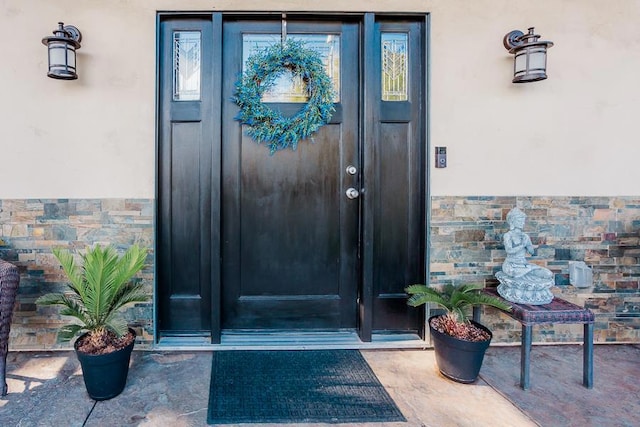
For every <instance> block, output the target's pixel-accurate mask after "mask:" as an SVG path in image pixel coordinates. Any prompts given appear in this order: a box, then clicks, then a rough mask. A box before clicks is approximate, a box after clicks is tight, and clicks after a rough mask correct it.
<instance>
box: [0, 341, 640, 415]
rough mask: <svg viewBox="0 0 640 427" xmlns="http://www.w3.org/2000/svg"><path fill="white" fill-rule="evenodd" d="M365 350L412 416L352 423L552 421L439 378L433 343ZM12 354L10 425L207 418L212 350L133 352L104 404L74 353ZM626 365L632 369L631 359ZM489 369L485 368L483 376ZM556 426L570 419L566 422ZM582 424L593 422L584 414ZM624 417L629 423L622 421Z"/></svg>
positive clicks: (499, 358) (575, 384) (493, 394)
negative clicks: (122, 381)
mask: <svg viewBox="0 0 640 427" xmlns="http://www.w3.org/2000/svg"><path fill="white" fill-rule="evenodd" d="M563 347H565V346H546V347H544V348H545V352H546V353H550V354H555V355H557V356H559V357H560V359H562V358H564V355H563V353H562V352H563V351H566V350H565V349H563ZM616 347H618V346H608V345H603V346H596V356H597V359H596V365H595V370H596V375H595V387H594V390H596V389H597V388H598V387H600V386H601V385H602V384H603V382H607V383H612V384H613V386H614V388H615V379H614V378H606V377H604V376H603V374H602V373H601V372H599V363H598V360H607V359H608V358H609V356H610V355H611V353H612V352H613V351H614V349H615V348H616ZM624 347H625V348H630V349H631V350H632V351H633V353H631V354H633V355H637V356H639V357H638V358H637V359H636V360H635V364H634V365H631V366H637V367H638V370H637V371H636V372H619V374H620V375H623V376H631V377H632V378H638V371H640V347H638V346H624ZM362 353H363V355H364V357H365V359H366V360H367V361H368V362H369V364H370V365H371V367H372V368H373V370H374V371H375V373H376V375H377V376H378V378H379V379H380V382H381V383H382V384H383V385H385V387H386V388H387V390H388V392H389V394H390V395H391V397H392V398H393V399H394V400H395V402H396V404H397V405H398V407H399V408H400V410H401V411H402V413H403V414H404V416H405V417H406V419H407V422H406V423H366V424H348V425H350V426H379V427H387V426H398V427H400V426H411V427H413V426H438V427H440V426H509V427H514V426H536V425H545V426H546V425H552V424H546V423H545V424H543V423H541V422H540V420H537V421H536V420H534V419H532V418H530V417H529V416H528V415H527V414H526V413H525V412H523V411H522V410H521V409H519V408H518V407H517V406H515V405H514V404H513V403H512V402H511V400H510V399H509V398H508V396H505V395H504V392H498V391H497V390H495V389H494V388H492V386H490V385H489V383H488V382H486V381H485V380H483V379H482V378H480V379H479V380H478V381H477V382H476V383H475V384H470V385H465V384H458V383H455V382H452V381H450V380H447V379H446V378H444V377H442V376H441V375H440V374H439V373H438V372H437V369H436V365H435V357H434V353H433V351H432V350H363V351H362ZM514 354H515V353H514V349H513V348H509V347H491V348H490V349H489V353H488V357H493V358H492V360H491V363H492V364H493V368H492V369H494V370H495V369H496V364H499V365H498V368H499V369H500V370H504V371H505V372H507V373H508V375H510V376H512V377H513V381H514V382H516V381H517V375H518V374H519V359H518V358H517V357H515V358H514V357H513V355H514ZM628 354H629V353H627V356H628ZM491 355H493V356H491ZM554 360H555V361H554ZM7 361H8V368H7V383H8V385H9V394H8V395H7V396H5V397H4V398H1V399H0V425H2V426H5V427H9V426H83V425H84V426H101V427H102V426H172V427H179V426H205V425H206V418H207V403H208V402H207V401H208V388H209V376H210V371H211V353H210V352H209V351H182V352H168V351H134V353H133V357H132V364H131V369H130V372H129V378H128V382H127V387H126V388H125V390H124V392H123V393H122V394H121V395H119V396H117V397H116V398H114V399H111V400H107V401H102V402H97V403H96V402H94V401H93V400H91V399H90V398H89V397H88V396H87V394H86V391H85V388H84V384H83V379H82V375H81V371H80V367H79V363H78V361H77V359H76V357H75V355H74V354H73V353H72V352H66V351H65V352H10V353H9V356H8V360H7ZM571 362H572V363H573V362H575V361H571ZM545 363H554V364H555V365H557V364H558V361H557V360H556V359H553V358H549V357H539V358H538V359H536V347H535V346H534V350H533V353H532V388H536V387H539V386H540V385H541V384H542V383H544V384H545V386H548V383H549V382H553V381H552V380H553V378H551V381H550V380H549V379H545V378H543V377H542V374H541V372H542V371H543V370H545V366H544V364H545ZM631 363H634V361H631ZM625 366H626V368H625V369H627V370H628V369H629V365H625ZM608 368H610V369H612V368H615V367H608ZM483 369H484V368H483ZM557 369H558V368H557V366H556V370H551V372H552V375H558V374H557ZM561 370H563V369H562V368H561ZM565 370H566V369H565ZM482 375H483V372H481V377H482ZM568 375H569V374H568ZM607 375H609V374H607ZM570 378H572V379H573V378H576V380H575V381H573V380H570V381H559V382H558V385H557V387H564V388H567V387H568V388H570V390H568V392H569V393H570V392H571V389H573V390H577V391H579V392H581V393H583V390H581V389H583V387H582V386H581V384H580V379H581V365H580V366H577V367H575V372H573V373H572V374H571V375H570ZM508 381H511V379H509V380H508ZM489 382H491V381H490V380H489ZM584 392H586V394H587V395H589V392H591V390H586V389H584ZM619 392H620V393H629V392H630V390H622V389H621V390H619ZM532 396H534V394H532ZM599 399H601V398H600V397H599ZM542 400H544V402H543V403H544V405H549V408H553V409H555V410H563V407H567V408H569V407H572V406H575V404H576V403H575V402H573V401H567V400H562V399H557V398H556V397H553V396H550V397H549V398H548V399H544V398H543V399H542ZM616 400H617V397H616V396H615V393H614V395H611V396H610V402H606V401H600V402H599V404H600V405H602V406H603V407H604V406H606V405H608V404H614V405H615V401H616ZM634 401H635V402H636V403H635V405H636V408H628V409H630V413H637V412H638V409H640V403H639V402H638V401H637V399H634ZM542 409H543V410H544V408H542ZM578 409H579V408H578ZM574 410H575V408H574ZM630 422H633V421H630ZM265 425H272V424H251V426H256V427H259V426H265ZM310 425H313V426H320V425H322V424H310ZM340 425H347V424H340ZM558 425H563V426H564V425H567V424H566V422H563V423H562V424H558ZM580 425H589V424H584V422H582V423H581V424H580ZM593 425H598V424H593ZM617 425H632V424H627V423H626V422H625V421H624V420H621V423H620V424H617Z"/></svg>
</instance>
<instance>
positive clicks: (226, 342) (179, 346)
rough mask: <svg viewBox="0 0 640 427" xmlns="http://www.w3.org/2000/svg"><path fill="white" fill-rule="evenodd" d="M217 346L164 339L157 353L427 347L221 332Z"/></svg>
mask: <svg viewBox="0 0 640 427" xmlns="http://www.w3.org/2000/svg"><path fill="white" fill-rule="evenodd" d="M221 338H222V339H221V343H220V344H211V339H210V337H208V336H166V337H162V338H160V341H159V342H158V343H157V344H156V345H155V346H154V349H157V350H190V351H191V350H206V351H211V350H218V351H219V350H320V349H322V350H340V349H367V350H375V349H424V348H427V347H429V345H428V343H427V342H426V341H424V340H422V339H421V338H420V336H418V335H417V334H412V333H374V334H373V335H372V337H371V342H362V341H361V340H360V337H359V336H358V334H357V333H356V332H355V331H338V332H264V331H260V332H235V331H224V332H223V333H222V337H221Z"/></svg>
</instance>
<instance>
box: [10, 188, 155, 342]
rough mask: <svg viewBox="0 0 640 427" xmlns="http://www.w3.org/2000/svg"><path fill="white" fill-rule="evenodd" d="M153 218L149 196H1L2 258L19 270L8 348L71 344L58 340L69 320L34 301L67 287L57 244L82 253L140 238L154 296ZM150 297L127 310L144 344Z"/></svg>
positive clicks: (147, 334) (148, 339)
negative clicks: (96, 245)
mask: <svg viewBox="0 0 640 427" xmlns="http://www.w3.org/2000/svg"><path fill="white" fill-rule="evenodd" d="M153 217H154V204H153V200H146V199H144V200H142V199H81V200H78V199H48V200H44V199H27V200H7V199H5V200H0V258H2V259H4V260H6V261H9V262H11V263H13V264H15V265H17V266H18V268H19V269H20V286H19V288H18V296H17V302H16V306H15V309H14V313H13V321H12V325H11V335H10V339H9V343H10V347H11V348H12V349H20V350H44V349H55V348H67V347H69V344H61V343H58V342H57V339H56V335H57V334H56V332H57V330H58V328H59V327H60V326H61V325H63V324H65V323H67V322H68V321H69V319H68V318H62V316H60V315H59V314H58V310H57V309H56V308H54V307H37V306H36V304H35V300H36V299H37V298H38V297H39V296H40V295H42V294H45V293H47V292H56V291H64V289H65V287H66V285H65V283H66V276H65V275H64V273H63V271H62V269H61V267H60V264H59V263H58V261H57V260H56V259H55V257H54V256H53V254H52V252H51V249H52V248H54V247H59V248H65V249H69V250H71V251H72V252H78V251H80V252H82V251H84V250H85V249H86V248H87V247H88V246H91V245H93V244H96V243H99V244H103V245H106V244H112V245H114V246H115V247H116V248H118V249H121V250H124V249H126V248H127V247H129V246H130V245H132V244H133V243H138V244H140V245H141V246H143V247H146V248H148V249H149V255H148V258H147V265H146V267H145V268H144V270H143V271H142V272H141V273H140V277H142V280H143V281H144V282H145V286H146V289H147V291H148V293H149V295H152V292H153V266H154V253H153ZM151 301H152V300H151V299H150V300H149V302H147V303H141V304H135V305H133V306H131V307H130V308H128V309H127V310H125V312H124V313H123V314H124V317H125V318H126V319H127V321H128V322H129V324H130V325H131V326H132V327H133V328H134V329H135V330H136V332H137V334H138V345H140V346H142V347H145V346H149V345H150V344H151V343H152V340H153V308H152V307H153V305H152V302H151Z"/></svg>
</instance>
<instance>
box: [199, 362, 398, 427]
mask: <svg viewBox="0 0 640 427" xmlns="http://www.w3.org/2000/svg"><path fill="white" fill-rule="evenodd" d="M389 421H406V419H405V418H404V416H403V415H402V413H401V412H400V410H399V409H398V407H397V406H396V404H395V403H394V402H393V400H392V399H391V397H390V396H389V394H388V393H387V391H386V390H385V389H384V387H383V386H382V384H380V381H378V378H376V376H375V374H374V373H373V371H372V370H371V368H370V367H369V365H368V364H367V362H366V361H365V360H364V358H363V357H362V355H361V354H360V352H359V351H357V350H313V351H312V350H301V351H218V352H214V353H213V366H212V369H211V386H210V388H209V410H208V413H207V422H208V423H209V424H231V423H303V422H323V423H347V422H349V423H353V422H389Z"/></svg>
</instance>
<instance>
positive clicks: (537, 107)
mask: <svg viewBox="0 0 640 427" xmlns="http://www.w3.org/2000/svg"><path fill="white" fill-rule="evenodd" d="M157 10H273V11H294V10H306V11H421V12H429V13H430V14H431V52H430V61H431V81H430V87H431V104H430V111H431V113H430V136H431V138H430V145H431V147H433V146H447V147H448V153H449V167H448V168H446V169H438V170H436V169H432V171H431V183H430V191H431V193H432V194H433V195H451V196H453V195H494V196H498V195H573V196H576V195H633V194H638V188H637V183H638V182H640V168H637V167H636V163H637V161H638V159H639V158H640V144H639V143H638V141H637V139H638V137H637V132H636V129H637V126H636V123H637V122H638V119H637V116H638V111H639V108H638V105H639V103H640V85H638V84H637V73H638V71H637V70H638V69H640V55H638V54H637V52H638V51H639V48H640V31H638V30H637V22H640V2H638V1H637V0H616V1H615V2H607V3H606V4H605V3H603V2H602V1H601V0H563V1H561V2H559V1H556V0H538V1H536V2H531V1H514V0H511V1H503V0H433V1H424V0H393V1H377V2H376V1H363V0H353V1H351V2H344V1H337V0H328V1H324V2H322V3H320V2H316V1H297V0H296V1H294V0H290V1H267V0H263V1H238V0H236V1H197V0H181V1H176V0H145V1H143V0H119V1H114V0H91V1H82V2H79V1H77V0H56V1H50V0H21V1H15V0H0V24H1V25H2V28H3V35H4V36H3V37H4V39H5V42H4V43H3V47H2V49H3V54H2V58H3V59H4V63H3V64H2V66H0V81H1V82H2V86H3V90H2V101H3V102H0V123H1V126H0V147H1V151H0V199H2V198H56V197H57V198H99V197H122V198H127V197H128V198H136V197H140V198H152V197H153V195H154V186H155V165H154V161H155V160H154V156H155V43H156V38H155V37H156V28H155V26H156V11H157ZM58 20H62V21H64V22H65V23H67V24H73V25H76V26H77V27H78V28H80V30H81V31H82V33H83V42H82V48H81V49H80V50H79V59H78V62H79V66H78V67H79V74H80V78H79V80H77V81H71V82H66V81H56V80H53V79H49V78H47V77H46V60H47V59H46V49H45V47H44V46H43V45H42V44H41V43H40V40H41V39H42V37H44V36H47V35H49V34H50V33H51V31H52V30H53V29H54V28H55V26H56V23H57V21H58ZM532 25H533V26H536V29H537V32H539V33H541V34H542V35H543V37H544V38H545V39H549V40H552V41H554V42H555V43H556V46H555V47H553V48H552V49H551V50H550V51H549V65H548V74H549V79H548V80H546V81H543V82H538V83H533V84H529V85H513V84H511V83H510V81H511V69H512V58H511V56H510V55H509V54H508V53H507V51H506V50H505V49H504V48H503V47H502V37H503V36H504V34H505V33H506V32H508V31H510V30H512V29H521V30H523V31H524V30H526V28H527V27H528V26H532ZM431 151H432V149H430V153H431ZM432 163H433V162H432V161H430V165H431V164H432Z"/></svg>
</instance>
